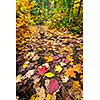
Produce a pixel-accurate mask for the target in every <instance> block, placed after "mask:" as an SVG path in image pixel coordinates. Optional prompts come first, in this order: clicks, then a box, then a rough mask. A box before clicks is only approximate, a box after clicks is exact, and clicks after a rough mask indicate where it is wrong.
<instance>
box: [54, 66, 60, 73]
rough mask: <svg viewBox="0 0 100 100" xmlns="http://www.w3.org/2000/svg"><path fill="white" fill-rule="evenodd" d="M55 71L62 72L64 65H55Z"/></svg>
mask: <svg viewBox="0 0 100 100" xmlns="http://www.w3.org/2000/svg"><path fill="white" fill-rule="evenodd" d="M55 71H57V72H59V73H60V72H61V71H62V67H61V66H60V65H58V66H55Z"/></svg>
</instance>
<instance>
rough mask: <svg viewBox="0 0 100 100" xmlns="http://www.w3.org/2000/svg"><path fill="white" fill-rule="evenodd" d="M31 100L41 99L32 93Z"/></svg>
mask: <svg viewBox="0 0 100 100" xmlns="http://www.w3.org/2000/svg"><path fill="white" fill-rule="evenodd" d="M30 100H39V99H38V97H36V95H32V96H31V98H30Z"/></svg>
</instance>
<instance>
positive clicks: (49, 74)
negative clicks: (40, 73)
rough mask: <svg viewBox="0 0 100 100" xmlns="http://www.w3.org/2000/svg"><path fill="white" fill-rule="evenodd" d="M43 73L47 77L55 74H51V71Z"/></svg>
mask: <svg viewBox="0 0 100 100" xmlns="http://www.w3.org/2000/svg"><path fill="white" fill-rule="evenodd" d="M44 75H45V76H46V77H49V78H51V77H53V76H55V74H53V73H52V72H48V73H46V74H44Z"/></svg>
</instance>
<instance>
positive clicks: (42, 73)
mask: <svg viewBox="0 0 100 100" xmlns="http://www.w3.org/2000/svg"><path fill="white" fill-rule="evenodd" d="M37 70H38V74H40V75H41V76H43V75H44V74H45V73H46V72H47V71H48V70H47V69H46V66H42V67H41V68H38V69H37Z"/></svg>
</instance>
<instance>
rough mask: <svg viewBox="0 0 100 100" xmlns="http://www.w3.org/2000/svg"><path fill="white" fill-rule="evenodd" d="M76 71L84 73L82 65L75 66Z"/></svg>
mask: <svg viewBox="0 0 100 100" xmlns="http://www.w3.org/2000/svg"><path fill="white" fill-rule="evenodd" d="M73 69H74V71H77V72H78V73H81V72H82V68H81V65H80V64H76V65H74V66H73Z"/></svg>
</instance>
